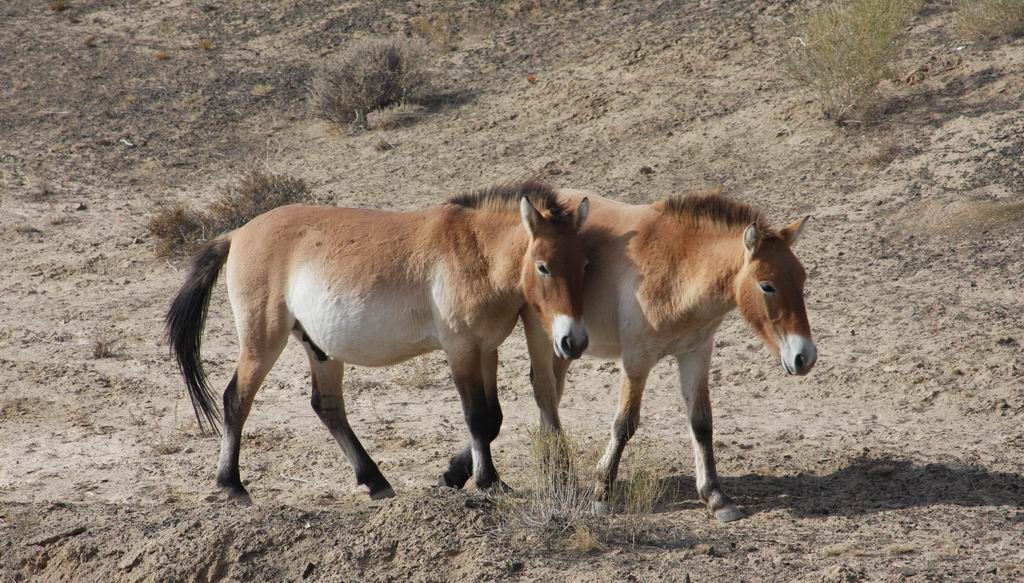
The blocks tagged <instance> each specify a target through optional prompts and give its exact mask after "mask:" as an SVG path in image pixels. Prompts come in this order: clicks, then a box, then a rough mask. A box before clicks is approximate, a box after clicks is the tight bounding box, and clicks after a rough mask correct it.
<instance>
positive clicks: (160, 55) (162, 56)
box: [153, 51, 171, 61]
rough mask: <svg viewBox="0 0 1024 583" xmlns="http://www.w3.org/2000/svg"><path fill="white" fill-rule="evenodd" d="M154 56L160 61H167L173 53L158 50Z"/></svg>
mask: <svg viewBox="0 0 1024 583" xmlns="http://www.w3.org/2000/svg"><path fill="white" fill-rule="evenodd" d="M153 58H154V59H156V60H158V61H166V60H168V59H170V58H171V55H170V54H169V53H168V52H167V51H157V52H155V53H153Z"/></svg>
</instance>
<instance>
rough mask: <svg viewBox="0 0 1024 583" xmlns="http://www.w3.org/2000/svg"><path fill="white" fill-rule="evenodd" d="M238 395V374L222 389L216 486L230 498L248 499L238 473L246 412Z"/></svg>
mask: <svg viewBox="0 0 1024 583" xmlns="http://www.w3.org/2000/svg"><path fill="white" fill-rule="evenodd" d="M245 409H246V407H245V406H244V403H243V402H242V400H241V399H240V398H239V395H238V373H237V372H236V373H235V375H234V376H233V377H231V382H229V383H228V386H227V388H226V389H224V437H223V440H222V441H221V446H220V463H218V464H217V485H218V486H220V487H221V488H224V489H225V490H227V491H228V494H229V495H230V497H232V498H248V497H249V493H248V492H247V491H246V489H245V486H243V485H242V478H241V475H240V474H239V471H238V456H239V450H240V448H241V441H242V426H243V425H244V424H245V418H246V416H247V413H248V411H246V410H245Z"/></svg>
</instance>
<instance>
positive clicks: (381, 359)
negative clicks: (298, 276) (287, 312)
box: [289, 283, 440, 366]
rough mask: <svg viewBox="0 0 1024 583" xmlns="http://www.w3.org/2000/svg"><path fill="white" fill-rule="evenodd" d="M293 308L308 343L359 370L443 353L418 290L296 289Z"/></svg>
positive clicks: (315, 285)
mask: <svg viewBox="0 0 1024 583" xmlns="http://www.w3.org/2000/svg"><path fill="white" fill-rule="evenodd" d="M291 296H292V297H291V298H290V302H289V305H290V308H291V310H292V314H293V315H294V316H295V319H296V320H297V321H298V322H299V323H300V324H301V325H302V328H303V329H304V330H305V331H306V334H307V335H308V336H309V338H310V339H311V340H312V341H313V342H314V343H315V344H316V345H317V346H319V347H320V349H321V350H323V351H324V352H325V353H327V354H328V355H329V356H332V357H334V358H336V359H338V360H340V361H342V362H347V363H351V364H357V365H360V366H386V365H389V364H395V363H397V362H401V361H403V360H407V359H409V358H412V357H414V356H417V355H420V354H423V353H425V352H430V351H432V350H437V349H438V348H440V343H439V342H438V335H437V330H436V327H435V325H434V319H433V315H432V312H431V309H430V304H429V303H428V302H426V301H425V300H424V297H423V294H422V293H420V292H419V291H418V290H415V289H411V290H403V289H391V290H374V291H373V292H346V291H335V290H328V289H325V288H322V287H318V286H317V284H316V283H310V284H308V285H305V286H301V288H300V287H299V286H295V287H293V291H292V293H291Z"/></svg>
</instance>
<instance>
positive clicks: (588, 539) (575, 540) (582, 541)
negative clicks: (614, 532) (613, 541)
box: [565, 524, 601, 555]
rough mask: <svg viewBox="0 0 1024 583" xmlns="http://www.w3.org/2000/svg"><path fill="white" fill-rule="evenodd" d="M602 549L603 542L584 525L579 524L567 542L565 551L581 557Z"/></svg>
mask: <svg viewBox="0 0 1024 583" xmlns="http://www.w3.org/2000/svg"><path fill="white" fill-rule="evenodd" d="M600 548H601V540H600V539H599V538H598V536H597V534H595V533H594V531H593V530H592V529H591V528H590V527H588V526H586V525H583V524H577V525H576V527H575V528H574V530H573V533H572V534H571V535H570V536H569V538H568V539H567V540H566V541H565V550H567V551H569V552H571V553H576V554H580V555H587V554H590V553H592V552H594V551H596V550H598V549H600Z"/></svg>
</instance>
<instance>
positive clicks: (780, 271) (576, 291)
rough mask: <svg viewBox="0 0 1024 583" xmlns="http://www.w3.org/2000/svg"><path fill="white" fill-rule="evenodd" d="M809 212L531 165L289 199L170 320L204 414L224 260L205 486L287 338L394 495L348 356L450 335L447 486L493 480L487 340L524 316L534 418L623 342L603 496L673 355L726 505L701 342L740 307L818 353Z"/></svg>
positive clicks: (231, 237) (206, 259) (716, 501)
mask: <svg viewBox="0 0 1024 583" xmlns="http://www.w3.org/2000/svg"><path fill="white" fill-rule="evenodd" d="M805 220H806V219H800V220H797V221H795V222H793V223H791V224H790V225H788V226H786V227H784V228H782V229H779V230H773V229H772V228H771V227H769V226H768V224H767V223H766V222H765V220H764V218H763V217H762V215H761V214H760V213H758V212H757V211H755V210H753V209H752V208H750V207H748V206H746V205H743V204H740V203H737V202H734V201H731V200H729V199H727V198H725V197H723V196H721V195H720V194H718V193H715V192H713V193H705V194H699V195H689V196H683V197H672V198H668V199H665V200H662V201H660V202H657V203H654V204H651V205H639V206H637V205H628V204H622V203H619V202H615V201H612V200H609V199H605V198H601V197H597V196H593V195H589V196H588V195H585V193H582V192H577V191H570V190H554V189H552V188H550V187H548V186H546V185H544V184H540V183H536V182H526V183H523V184H518V185H510V186H502V187H495V188H491V189H488V190H484V191H481V192H477V193H473V194H467V195H462V196H457V197H454V198H452V199H450V200H449V201H448V202H447V203H445V204H442V205H439V206H435V207H430V208H426V209H422V210H415V211H407V212H388V211H380V210H365V209H341V208H315V207H304V206H288V207H282V208H278V209H276V210H273V211H271V212H268V213H266V214H264V215H262V216H259V217H257V218H255V219H253V220H252V221H251V222H249V223H248V224H247V225H245V226H244V227H242V228H240V229H237V230H235V231H233V232H230V233H227V234H224V235H222V236H220V237H218V238H216V239H214V240H212V241H210V242H209V243H207V244H206V245H205V246H204V247H203V248H202V249H200V250H199V251H198V252H197V254H196V255H195V257H194V258H193V260H192V267H191V272H190V273H189V275H188V277H187V279H186V281H185V283H184V285H183V286H182V288H181V289H180V290H179V292H178V294H177V296H176V297H175V298H174V300H173V301H172V303H171V306H170V309H169V312H168V314H167V322H166V324H167V334H168V337H169V339H170V343H171V348H172V350H173V352H174V354H175V355H176V358H177V361H178V365H179V367H180V369H181V372H182V374H183V376H184V378H185V381H186V385H187V387H188V392H189V396H190V398H191V400H192V404H193V406H194V408H195V410H196V415H197V416H198V418H199V421H200V425H201V426H203V425H209V426H210V427H215V423H216V421H217V418H218V417H219V407H218V406H217V404H216V403H215V401H214V397H213V395H212V393H211V391H210V388H209V385H208V384H207V381H206V377H205V375H204V372H203V368H202V364H201V362H200V356H199V352H200V344H201V334H202V329H203V325H204V321H205V318H206V312H207V307H208V305H209V300H210V295H211V292H212V289H213V286H214V283H215V282H216V280H217V277H218V273H219V272H220V271H221V269H222V267H223V268H224V270H225V272H226V277H227V288H228V295H229V297H230V300H231V307H232V310H233V312H234V319H235V325H236V328H237V332H238V339H239V345H240V346H239V348H240V350H239V358H238V365H237V368H236V370H235V374H234V377H233V378H232V379H231V381H230V383H228V386H227V389H226V390H225V391H224V396H223V403H224V407H223V428H224V431H223V441H222V444H221V452H220V462H219V465H218V470H217V483H218V485H220V486H221V487H222V488H224V489H226V490H227V491H228V493H229V495H230V496H232V497H235V498H240V499H242V500H243V501H248V500H249V495H248V493H247V492H246V489H245V487H244V486H243V485H242V481H241V478H240V476H239V471H238V456H239V447H240V441H241V435H242V426H243V424H244V423H245V419H246V417H247V416H248V414H249V410H250V408H251V406H252V403H253V398H254V396H255V395H256V391H257V390H258V389H259V387H260V385H261V383H262V382H263V379H264V378H265V376H266V375H267V373H268V372H269V371H270V369H271V367H273V365H274V363H275V361H276V360H277V358H278V356H279V355H280V354H281V351H282V350H283V349H284V347H285V344H286V343H287V340H288V336H289V335H292V336H294V337H295V338H296V339H297V340H299V341H300V342H301V344H302V345H303V347H304V348H305V350H306V354H307V356H308V357H309V364H310V368H311V369H312V384H313V387H312V397H311V401H312V407H313V410H314V411H315V412H316V413H317V415H318V416H319V417H320V419H321V420H322V421H323V423H324V425H326V426H327V428H328V429H329V430H330V432H331V434H332V435H333V436H334V438H335V439H336V440H337V442H338V444H339V445H340V446H341V449H342V451H343V452H344V453H345V456H346V457H347V458H348V460H349V462H350V463H351V465H352V467H353V469H354V470H355V475H356V480H357V481H358V483H359V484H360V485H363V486H365V487H366V488H367V489H368V490H369V495H370V497H371V498H374V499H377V498H385V497H389V496H393V495H394V494H395V492H394V490H393V489H392V487H391V485H390V484H389V483H388V481H387V479H385V478H384V476H383V474H382V473H381V472H380V470H379V469H378V467H377V465H376V464H375V463H374V461H373V460H372V459H371V458H370V456H369V455H368V454H367V453H366V450H365V449H363V446H362V445H361V444H360V442H359V439H358V438H357V437H356V435H355V433H353V431H352V428H351V426H350V425H349V423H348V421H347V419H346V413H345V404H344V399H343V396H342V377H343V372H344V365H345V363H350V364H356V365H362V366H386V365H389V364H394V363H398V362H401V361H403V360H406V359H409V358H412V357H414V356H417V355H420V354H423V353H426V352H430V351H433V350H439V349H440V350H444V352H445V354H446V356H447V357H448V362H449V365H450V367H451V375H452V379H453V380H454V382H455V386H456V388H457V389H458V391H459V396H460V398H461V401H462V408H463V412H464V414H465V420H466V424H467V425H468V428H469V435H470V439H469V442H468V444H467V445H466V446H465V448H464V449H463V450H462V451H460V452H458V453H457V454H456V455H455V456H454V457H453V458H452V459H451V462H450V464H449V467H448V470H447V471H446V472H445V473H444V474H443V475H442V476H441V479H440V483H441V484H442V485H446V486H452V487H459V488H461V487H462V486H464V485H465V483H466V481H468V479H469V478H470V476H472V477H473V478H474V481H475V482H476V485H477V486H478V487H480V488H490V487H492V486H495V485H498V484H500V482H499V480H498V475H497V472H496V470H495V468H494V464H493V461H492V459H491V451H490V444H491V442H492V441H493V440H494V439H495V438H496V437H497V435H498V431H499V429H500V427H501V421H502V414H501V405H500V404H499V402H498V391H497V368H498V352H497V350H498V346H499V345H500V344H501V343H502V341H504V339H505V338H506V337H507V336H508V335H509V334H510V333H511V331H512V329H513V328H514V327H515V324H516V321H517V320H519V319H521V320H522V322H523V327H524V330H525V332H526V338H527V346H528V350H529V354H530V360H531V375H530V376H531V382H532V384H533V389H534V395H535V397H536V401H537V404H538V406H539V408H540V412H541V421H542V424H543V425H544V426H545V427H548V428H551V429H554V430H559V429H560V422H559V417H558V404H559V401H560V399H561V397H562V392H563V389H564V387H565V379H566V373H567V372H568V369H569V366H570V364H571V361H572V359H575V358H578V357H580V356H581V355H582V354H583V352H584V350H587V351H588V353H589V354H590V355H593V356H597V357H600V358H609V359H616V358H617V359H620V360H621V364H622V384H621V388H620V391H619V406H618V411H617V414H616V417H615V421H614V423H613V425H612V432H611V441H610V442H609V443H608V447H607V450H606V451H605V454H604V456H603V458H602V459H601V461H600V467H599V475H600V476H601V478H602V479H600V480H599V483H598V484H597V499H598V501H599V503H604V502H606V501H607V498H608V494H609V488H610V486H611V485H612V484H613V483H614V480H615V477H616V473H617V471H618V465H619V459H620V457H621V455H622V452H623V449H624V448H625V446H626V442H627V441H628V440H629V439H630V437H631V436H632V435H633V433H634V432H635V431H636V428H637V424H638V422H639V417H640V401H641V397H642V395H643V391H644V385H645V383H646V381H647V376H648V374H649V372H650V370H651V369H652V368H653V367H654V365H655V364H656V363H657V362H658V361H659V360H660V359H661V358H662V357H665V356H672V357H674V358H675V359H676V360H677V361H678V364H679V367H678V368H679V379H680V385H681V388H682V395H683V399H684V400H685V402H686V405H687V409H688V412H689V414H688V416H689V427H690V436H691V439H692V442H693V448H694V457H695V461H696V484H697V489H698V491H699V493H700V496H701V498H702V499H703V500H704V501H705V502H706V503H707V505H708V508H709V510H710V511H711V512H712V513H713V514H714V516H715V517H716V518H717V519H718V520H721V521H729V520H735V519H737V518H741V517H742V516H743V514H742V513H741V512H740V510H739V509H738V508H737V507H736V506H735V505H734V504H733V502H732V501H731V500H730V499H729V497H728V496H726V495H725V493H723V492H722V488H721V486H720V484H719V480H718V475H717V473H716V470H715V459H714V451H713V447H712V424H711V402H710V399H709V395H708V368H709V362H710V359H711V352H712V346H713V339H714V335H715V331H716V330H717V329H718V327H719V325H720V324H721V322H722V319H723V318H724V317H725V316H726V314H728V313H729V312H730V311H731V310H733V309H734V308H738V309H739V311H740V313H741V314H742V316H743V317H744V319H746V321H747V322H748V323H749V324H750V325H751V327H752V328H753V329H754V330H755V331H756V332H757V334H758V335H759V336H760V337H761V338H762V339H763V340H764V342H765V344H766V345H767V346H768V347H769V348H770V349H772V351H774V352H775V353H776V354H778V355H779V356H780V359H781V361H782V366H783V367H784V368H785V370H786V372H787V373H789V374H805V373H807V372H808V371H809V370H810V369H811V367H812V366H814V362H815V359H816V356H817V353H816V349H815V345H814V343H813V341H812V340H811V332H810V327H809V325H808V322H807V315H806V312H805V309H804V302H803V286H804V280H805V277H806V276H805V273H804V270H803V268H802V267H801V265H800V263H799V261H797V259H796V257H795V256H794V255H793V253H792V252H791V250H790V248H791V246H792V245H793V243H794V242H795V241H796V239H797V237H798V236H799V235H800V231H801V230H802V229H803V226H804V224H805ZM584 314H585V315H586V327H584ZM588 347H589V348H588Z"/></svg>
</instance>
